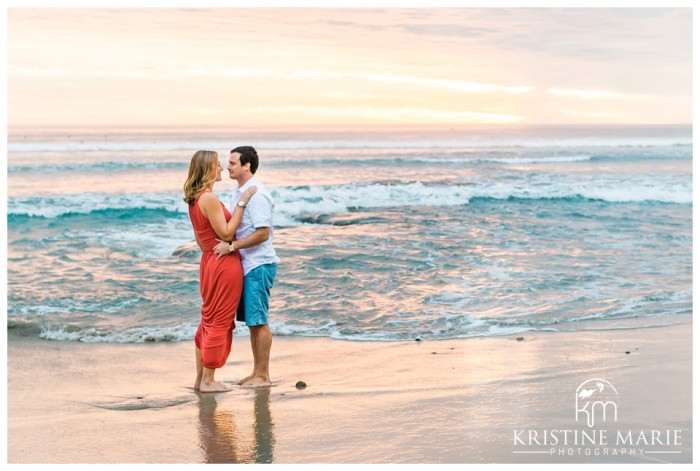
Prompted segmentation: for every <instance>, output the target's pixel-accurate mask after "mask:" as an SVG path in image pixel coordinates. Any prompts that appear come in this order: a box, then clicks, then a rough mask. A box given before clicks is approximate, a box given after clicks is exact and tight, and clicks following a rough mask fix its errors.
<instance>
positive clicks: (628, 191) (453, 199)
mask: <svg viewBox="0 0 700 471" xmlns="http://www.w3.org/2000/svg"><path fill="white" fill-rule="evenodd" d="M271 192H272V194H273V197H274V198H275V204H276V209H275V218H276V219H275V222H276V225H278V226H289V225H297V224H299V223H301V221H302V220H303V219H304V218H308V217H309V215H314V214H334V213H342V212H346V211H349V210H356V209H376V208H389V207H405V206H412V207H426V206H438V207H439V206H460V205H466V204H469V203H470V202H471V201H472V200H474V199H497V200H508V199H521V200H553V199H581V200H593V201H606V202H609V203H630V202H658V203H676V204H691V203H692V194H693V193H692V182H690V181H688V182H683V181H666V182H661V181H658V180H656V181H655V180H654V179H653V178H651V177H650V178H649V179H647V180H646V181H641V180H640V181H635V182H629V181H621V180H615V179H605V178H603V177H601V178H598V179H596V180H595V181H568V182H567V181H563V180H559V179H557V178H556V176H553V177H552V178H551V179H549V180H540V181H532V182H525V181H521V182H517V181H516V182H512V183H510V182H509V183H501V182H484V183H473V184H426V183H421V182H411V183H397V184H390V183H370V184H350V185H340V186H301V187H281V188H275V189H272V190H271ZM222 197H223V198H224V200H225V199H226V196H222ZM7 211H8V216H9V217H10V218H13V217H22V216H23V217H41V218H49V219H51V218H59V217H68V216H73V215H78V214H95V215H103V214H107V213H110V212H115V213H118V214H119V216H120V217H134V216H137V215H138V214H139V212H144V211H158V212H160V214H158V215H159V216H165V217H182V216H185V215H187V213H188V209H187V205H186V204H185V203H184V202H183V201H182V199H181V196H180V195H179V194H172V193H167V194H163V193H141V194H102V193H83V194H79V195H61V196H34V197H17V198H9V199H8V205H7Z"/></svg>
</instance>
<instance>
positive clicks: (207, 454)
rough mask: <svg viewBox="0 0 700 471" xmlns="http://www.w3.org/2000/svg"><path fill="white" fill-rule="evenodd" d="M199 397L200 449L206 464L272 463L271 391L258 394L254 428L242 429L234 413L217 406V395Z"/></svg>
mask: <svg viewBox="0 0 700 471" xmlns="http://www.w3.org/2000/svg"><path fill="white" fill-rule="evenodd" d="M199 396H200V402H199V441H200V443H199V447H200V448H202V450H203V451H204V462H205V463H272V459H273V448H274V443H275V440H274V424H273V422H272V415H271V413H270V390H269V389H267V388H262V389H258V390H256V391H255V400H254V409H253V423H252V428H247V427H245V428H244V427H238V426H237V424H236V420H235V417H234V414H233V412H232V411H231V410H230V409H227V408H223V407H221V406H220V405H219V404H218V403H217V401H216V394H200V395H199Z"/></svg>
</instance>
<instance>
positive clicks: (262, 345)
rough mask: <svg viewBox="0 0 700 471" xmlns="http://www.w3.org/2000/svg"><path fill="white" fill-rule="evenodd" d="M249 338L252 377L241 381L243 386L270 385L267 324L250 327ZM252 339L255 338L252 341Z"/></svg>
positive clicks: (269, 347)
mask: <svg viewBox="0 0 700 471" xmlns="http://www.w3.org/2000/svg"><path fill="white" fill-rule="evenodd" d="M250 338H251V341H252V345H253V377H252V378H251V379H249V380H248V381H246V382H245V383H243V384H242V385H241V386H242V387H244V388H260V387H266V386H271V385H272V381H270V350H271V348H272V332H271V331H270V326H269V325H256V326H252V327H250ZM252 339H255V340H254V341H253V340H252Z"/></svg>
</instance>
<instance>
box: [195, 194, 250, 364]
mask: <svg viewBox="0 0 700 471" xmlns="http://www.w3.org/2000/svg"><path fill="white" fill-rule="evenodd" d="M202 194H203V193H200V194H199V195H198V196H197V199H196V200H195V202H194V204H193V205H192V206H190V207H189V210H190V221H192V227H193V228H194V232H195V234H196V235H197V239H199V243H200V244H202V260H201V262H200V264H199V291H200V293H201V294H202V321H201V322H200V324H199V328H198V329H197V333H196V334H195V336H194V342H195V344H196V345H197V348H199V349H200V350H201V352H202V365H204V367H205V368H211V369H214V368H221V367H222V366H224V364H225V363H226V359H227V358H228V355H229V353H231V342H232V341H233V329H235V328H236V324H235V320H234V319H235V316H236V310H237V309H238V302H239V301H240V299H241V292H242V290H243V268H242V267H241V256H240V255H239V254H238V252H234V253H232V254H228V255H226V256H223V257H220V258H219V259H218V260H217V259H216V257H217V256H216V254H215V253H214V252H213V249H214V246H215V245H216V244H218V242H217V241H216V240H215V239H216V238H217V237H219V236H218V235H217V234H216V232H215V231H214V228H213V227H212V226H211V223H210V222H209V220H208V219H207V218H206V217H204V214H202V211H201V210H200V209H199V198H200V197H201V196H202ZM221 207H222V208H223V211H224V217H225V218H226V222H228V220H229V219H231V213H230V212H229V211H228V210H227V209H226V206H224V204H223V203H222V204H221Z"/></svg>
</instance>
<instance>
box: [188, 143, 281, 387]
mask: <svg viewBox="0 0 700 471" xmlns="http://www.w3.org/2000/svg"><path fill="white" fill-rule="evenodd" d="M258 163H259V159H258V154H257V152H256V150H255V149H254V148H253V147H250V146H241V147H236V148H235V149H233V150H232V151H231V154H230V156H229V160H228V172H229V177H230V178H231V179H232V180H236V181H237V182H238V190H237V193H236V197H234V198H233V200H232V204H231V210H230V211H229V210H228V209H227V208H226V206H225V205H224V204H223V203H222V202H221V201H220V200H219V198H218V197H217V196H216V194H214V192H213V187H214V183H216V182H218V181H221V172H222V171H223V169H222V167H221V164H220V163H219V155H218V154H217V153H216V152H213V151H206V150H200V151H197V152H196V153H195V154H194V156H193V157H192V160H191V161H190V167H189V172H188V176H187V181H186V182H185V185H184V192H185V197H184V200H185V202H186V203H187V204H188V206H189V214H190V220H191V221H192V227H193V229H194V235H195V239H196V241H197V245H199V248H200V249H201V250H202V259H201V262H200V267H199V282H200V293H201V295H202V319H201V322H200V324H199V328H198V329H197V333H196V334H195V338H194V341H195V359H196V365H197V377H196V379H195V383H194V388H195V390H199V391H200V392H222V391H228V390H230V389H231V387H230V386H228V385H227V384H224V383H221V382H218V381H216V380H215V379H214V374H215V372H216V369H217V368H221V367H222V366H224V364H225V363H226V360H227V358H228V355H229V353H230V352H231V343H232V341H233V329H235V321H236V320H238V321H243V320H245V323H246V325H247V326H248V328H249V329H250V343H251V348H252V350H253V372H252V373H251V374H250V375H249V376H247V377H245V378H243V379H241V380H240V381H238V384H239V385H240V386H241V387H244V388H257V387H266V386H270V385H271V381H270V373H269V364H270V348H271V346H272V333H271V331H270V326H269V324H268V319H267V312H268V305H269V299H270V289H271V288H272V283H273V281H274V279H275V274H276V268H277V262H279V258H278V257H277V255H276V253H275V250H274V248H273V247H272V239H273V234H272V212H273V209H274V202H273V200H272V196H271V195H270V193H269V192H268V191H267V190H266V189H265V186H264V185H263V184H262V183H261V182H260V181H259V180H257V179H256V178H255V172H256V171H257V169H258Z"/></svg>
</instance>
